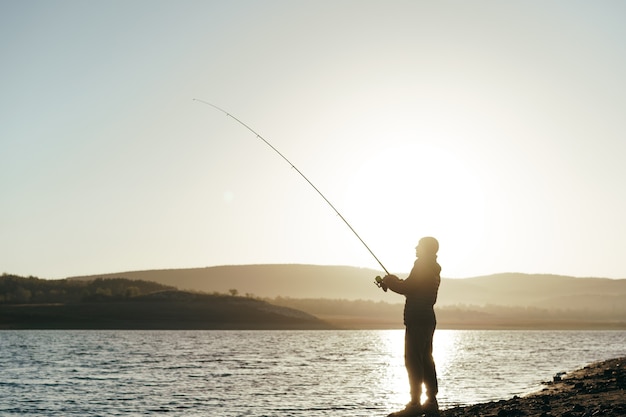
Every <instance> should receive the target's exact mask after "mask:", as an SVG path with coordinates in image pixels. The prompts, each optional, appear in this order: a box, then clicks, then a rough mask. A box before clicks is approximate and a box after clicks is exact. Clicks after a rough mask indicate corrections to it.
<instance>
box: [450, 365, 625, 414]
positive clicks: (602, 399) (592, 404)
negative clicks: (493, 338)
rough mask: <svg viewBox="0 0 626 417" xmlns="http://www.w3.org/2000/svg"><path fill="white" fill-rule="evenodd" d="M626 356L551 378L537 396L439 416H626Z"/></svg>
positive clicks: (451, 410)
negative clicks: (552, 379)
mask: <svg viewBox="0 0 626 417" xmlns="http://www.w3.org/2000/svg"><path fill="white" fill-rule="evenodd" d="M625 368H626V357H622V358H617V359H611V360H607V361H603V362H598V363H593V364H591V365H588V366H586V367H585V368H583V369H579V370H577V371H574V372H571V373H568V374H565V375H562V376H561V377H560V380H559V377H555V378H554V379H555V380H554V381H549V382H546V388H544V389H543V390H542V391H539V392H537V393H534V394H531V395H528V396H525V397H514V398H512V399H509V400H502V401H494V402H490V403H485V404H477V405H472V406H466V407H455V408H451V409H448V410H444V411H442V412H441V414H440V415H441V416H442V417H453V416H454V417H461V416H481V417H492V416H497V417H515V416H536V417H557V416H559V417H592V416H593V417H596V416H611V417H618V416H619V417H623V416H626V391H625V389H626V369H625Z"/></svg>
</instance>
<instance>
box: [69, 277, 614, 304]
mask: <svg viewBox="0 0 626 417" xmlns="http://www.w3.org/2000/svg"><path fill="white" fill-rule="evenodd" d="M378 274H380V272H378V271H375V270H372V269H366V268H355V267H347V266H318V265H241V266H236V265H233V266H216V267H209V268H194V269H171V270H155V271H135V272H123V273H117V274H104V275H97V276H91V277H77V278H74V279H82V280H92V279H95V278H97V277H102V278H114V277H124V278H128V279H141V280H147V281H154V282H157V283H160V284H163V285H168V286H174V287H177V288H179V289H181V290H193V291H204V292H215V291H217V292H227V291H229V290H230V289H237V290H238V292H239V293H241V294H248V295H254V296H256V297H261V298H275V297H289V298H307V299H321V298H327V299H346V300H371V301H386V302H391V303H401V302H403V299H402V297H401V296H397V295H394V294H390V293H384V292H383V291H381V290H380V289H379V288H377V287H376V286H375V285H374V284H373V281H374V277H375V276H376V275H378ZM406 275H407V274H398V276H400V277H401V278H403V277H406ZM437 305H438V306H440V307H444V306H453V305H470V306H486V305H499V306H506V307H529V308H547V309H553V308H561V309H569V308H576V309H588V310H593V311H613V312H615V313H620V312H621V313H624V314H626V307H625V306H626V279H617V280H615V279H604V278H575V277H568V276H558V275H545V274H521V273H502V274H495V275H489V276H482V277H473V278H464V279H446V278H443V279H442V283H441V287H440V289H439V298H438V301H437Z"/></svg>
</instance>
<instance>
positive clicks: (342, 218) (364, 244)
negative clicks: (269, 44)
mask: <svg viewBox="0 0 626 417" xmlns="http://www.w3.org/2000/svg"><path fill="white" fill-rule="evenodd" d="M193 100H194V101H198V102H200V103H203V104H206V105H207V106H211V107H213V108H214V109H216V110H219V111H221V112H222V113H224V114H225V115H226V116H228V117H230V118H231V119H233V120H234V121H236V122H237V123H239V124H240V125H242V126H243V127H245V128H246V129H248V130H249V131H250V132H252V133H254V135H256V137H257V138H259V139H261V140H262V141H263V142H265V144H266V145H267V146H269V147H270V148H272V150H273V151H274V152H276V153H277V154H278V155H280V157H281V158H283V159H284V160H285V162H287V163H288V164H289V165H290V166H291V168H293V169H295V170H296V172H297V173H298V174H300V176H301V177H302V178H304V179H305V181H306V182H308V183H309V185H310V186H311V187H313V189H314V190H315V191H317V193H318V194H319V195H320V197H322V198H323V199H324V201H326V203H328V205H329V206H330V207H331V208H332V209H333V210H334V211H335V213H337V215H338V216H339V218H340V219H341V220H343V222H344V223H345V224H346V226H348V227H349V228H350V230H351V231H352V233H354V235H355V236H356V237H357V238H358V239H359V240H360V241H361V243H362V244H363V246H365V248H366V249H367V250H368V251H369V253H370V254H371V255H372V256H373V257H374V259H376V262H378V264H379V265H380V267H381V268H382V269H383V270H384V271H385V272H386V273H387V275H389V271H387V268H385V266H384V265H383V263H382V262H381V261H380V259H378V257H377V256H376V255H375V254H374V252H372V250H371V249H370V247H369V246H367V243H365V241H364V240H363V239H361V236H359V234H358V233H357V232H356V230H354V228H353V227H352V226H351V225H350V223H348V221H347V220H346V219H345V217H343V216H342V215H341V213H339V210H337V209H336V208H335V206H333V204H332V203H331V202H330V201H329V200H328V199H327V198H326V196H325V195H324V194H322V192H321V191H320V190H319V189H318V188H317V187H316V186H315V185H314V184H313V183H312V182H311V180H309V179H308V178H307V177H306V175H304V174H303V173H302V171H300V170H299V169H298V168H297V167H296V166H295V165H294V164H293V163H292V162H291V161H290V160H289V159H287V157H286V156H285V155H283V154H282V153H280V151H279V150H278V149H276V148H275V147H274V146H273V145H272V144H271V143H269V142H268V141H267V140H266V139H265V138H264V137H263V136H261V135H260V134H259V133H257V132H256V131H255V130H254V129H252V128H251V127H250V126H248V125H247V124H245V123H244V122H242V121H241V120H239V119H238V118H237V117H235V116H233V115H232V114H230V113H229V112H227V111H226V110H224V109H222V108H221V107H218V106H216V105H215V104H211V103H209V102H208V101H204V100H200V99H197V98H194V99H193ZM375 283H376V285H377V286H378V287H381V288H382V289H383V290H385V291H387V288H386V286H385V285H384V284H383V283H382V278H381V277H376V281H375Z"/></svg>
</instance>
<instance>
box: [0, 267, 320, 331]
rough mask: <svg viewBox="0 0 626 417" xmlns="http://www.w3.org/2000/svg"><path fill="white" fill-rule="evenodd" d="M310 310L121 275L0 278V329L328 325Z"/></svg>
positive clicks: (8, 276)
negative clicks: (74, 278)
mask: <svg viewBox="0 0 626 417" xmlns="http://www.w3.org/2000/svg"><path fill="white" fill-rule="evenodd" d="M329 328H332V326H331V325H330V324H328V323H326V322H324V321H322V320H320V319H318V318H317V317H314V316H313V315H311V314H308V313H305V312H302V311H299V310H296V309H293V308H290V307H286V306H276V305H272V304H270V303H268V302H266V301H263V300H258V299H253V298H249V297H240V296H238V295H237V291H236V290H232V291H231V292H230V294H202V293H192V292H185V291H179V290H177V289H175V288H173V287H170V286H164V285H161V284H157V283H154V282H149V281H142V280H127V279H124V278H114V279H103V278H99V279H95V280H93V281H72V280H43V279H39V278H35V277H28V278H24V277H19V276H15V275H8V274H4V275H2V276H0V329H329Z"/></svg>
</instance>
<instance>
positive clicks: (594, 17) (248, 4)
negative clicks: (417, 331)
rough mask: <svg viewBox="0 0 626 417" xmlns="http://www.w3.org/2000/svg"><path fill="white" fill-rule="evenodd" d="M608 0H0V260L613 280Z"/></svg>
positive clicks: (619, 247)
mask: <svg viewBox="0 0 626 417" xmlns="http://www.w3.org/2000/svg"><path fill="white" fill-rule="evenodd" d="M625 18H626V2H623V1H618V0H616V1H572V0H566V1H526V0H524V1H506V2H502V1H388V0H385V1H382V0H381V1H363V0H358V1H347V0H343V1H320V0H315V1H292V0H286V1H232V0H228V1H226V0H225V1H156V0H146V1H139V0H137V1H122V0H120V1H61V0H56V1H27V2H25V1H18V0H0V57H1V59H2V65H0V210H1V211H0V214H1V216H0V233H1V234H0V237H1V239H0V272H7V273H14V274H19V275H35V276H39V277H42V278H63V277H67V276H74V275H86V274H98V273H106V272H119V271H129V270H143V269H163V268H191V267H204V266H214V265H225V264H251V263H306V264H323V265H353V266H361V267H368V268H375V269H380V267H379V265H378V264H377V263H376V261H375V259H374V258H373V257H372V256H371V255H370V254H369V252H368V251H367V250H366V249H365V247H364V246H363V245H362V244H361V243H360V242H359V241H358V239H357V238H356V237H355V236H354V235H353V234H352V232H351V231H350V230H349V229H348V227H347V226H346V225H345V224H344V223H343V222H342V221H341V219H340V218H339V217H338V216H337V215H336V214H335V213H334V212H333V211H332V209H331V208H330V207H329V206H328V205H327V204H326V203H325V202H324V200H322V199H321V197H320V196H319V195H318V194H317V193H316V192H315V190H313V188H311V187H310V186H309V185H308V184H307V183H306V182H305V181H304V180H303V179H302V178H301V177H300V176H299V175H298V174H297V172H296V171H295V170H293V169H292V168H291V167H290V166H289V165H288V164H287V163H285V161H283V160H282V159H281V158H280V157H279V156H278V155H277V154H276V153H274V152H273V151H272V150H271V149H270V148H269V147H268V146H267V145H265V144H263V142H261V141H260V140H259V139H258V138H256V137H255V136H254V135H253V134H252V133H250V132H249V131H247V130H246V129H245V128H243V127H242V126H241V125H238V124H237V123H236V122H234V121H233V120H232V119H230V118H228V117H226V116H225V115H224V114H222V113H219V112H218V111H216V110H214V109H212V108H211V107H209V106H206V105H204V104H201V103H199V102H197V101H193V99H194V98H198V99H202V100H206V101H209V102H212V103H214V104H216V105H218V106H221V107H223V108H225V109H227V110H228V111H230V112H232V113H233V114H234V115H235V116H236V117H238V118H240V119H241V120H242V121H244V122H245V123H246V124H248V125H249V126H250V127H252V128H253V129H255V130H256V131H257V132H259V133H260V134H261V135H262V136H263V137H265V138H266V139H267V140H269V141H270V142H271V143H272V144H273V145H274V146H275V147H276V148H277V149H279V150H280V151H281V152H282V153H283V154H284V155H285V156H286V157H287V158H289V159H290V160H291V161H292V162H293V163H294V164H295V166H296V167H298V169H300V171H302V172H303V173H304V174H305V175H306V176H307V177H308V178H309V179H310V180H311V181H312V182H313V183H314V184H315V185H316V186H317V187H318V188H319V189H320V191H322V193H324V194H325V195H326V197H327V198H328V199H329V200H330V201H331V202H332V203H333V204H334V205H335V207H336V208H337V209H338V210H339V211H340V212H341V214H342V215H343V216H344V217H345V218H346V219H347V220H348V221H349V222H350V223H351V225H352V226H353V228H354V229H355V230H356V231H357V232H358V233H359V234H360V235H361V237H362V238H363V239H364V240H365V242H366V243H367V244H368V245H369V246H370V248H371V249H372V250H373V251H374V253H375V254H376V255H377V256H378V258H379V259H380V260H381V261H382V262H383V264H384V265H385V267H386V268H387V269H388V270H391V271H396V272H407V271H408V270H410V268H411V266H412V263H413V260H414V254H415V252H414V247H415V245H416V243H417V241H418V239H419V238H420V237H421V236H424V235H433V236H435V237H437V238H438V239H439V240H440V244H441V250H440V256H439V260H440V263H441V264H442V267H443V271H442V275H443V276H444V277H451V278H457V277H458V278H463V277H471V276H476V275H482V274H490V273H498V272H527V273H553V274H564V275H574V276H600V277H611V278H626V258H625V257H624V249H625V248H626V220H625V217H624V216H625V213H626V186H625V184H624V182H625V181H624V180H625V179H626V163H625V156H626V135H625V132H626V116H625V115H626V77H625V75H624V74H626V25H624V19H625Z"/></svg>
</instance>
